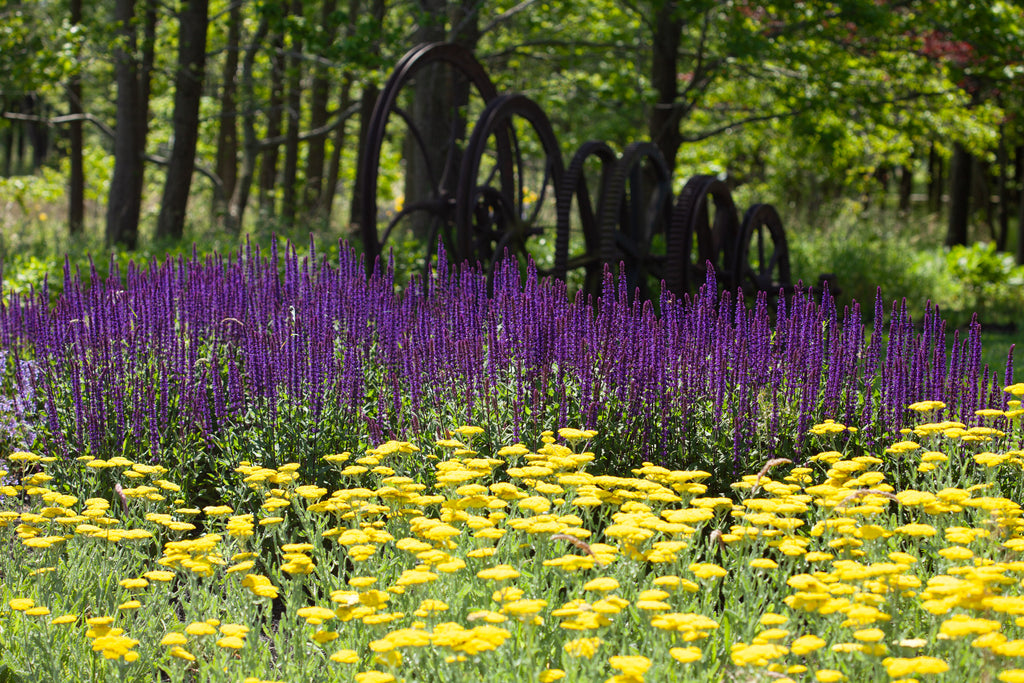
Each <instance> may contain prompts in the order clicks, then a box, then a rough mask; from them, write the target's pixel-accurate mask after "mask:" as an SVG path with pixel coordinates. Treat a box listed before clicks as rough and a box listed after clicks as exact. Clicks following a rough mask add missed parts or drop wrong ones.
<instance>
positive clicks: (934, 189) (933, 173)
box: [928, 142, 945, 214]
mask: <svg viewBox="0 0 1024 683" xmlns="http://www.w3.org/2000/svg"><path fill="white" fill-rule="evenodd" d="M942 167H943V164H942V157H940V156H939V153H938V151H937V150H936V149H935V143H934V142H933V143H932V145H931V147H930V148H929V149H928V210H929V211H930V212H932V213H935V214H937V213H939V212H940V211H942V187H943V184H944V183H945V179H944V178H943V172H942Z"/></svg>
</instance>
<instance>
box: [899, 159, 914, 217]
mask: <svg viewBox="0 0 1024 683" xmlns="http://www.w3.org/2000/svg"><path fill="white" fill-rule="evenodd" d="M913 192H914V170H913V169H912V168H911V167H910V166H907V165H903V166H900V198H899V211H900V213H903V214H905V213H907V212H908V211H910V195H911V194H913Z"/></svg>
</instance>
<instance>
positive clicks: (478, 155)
mask: <svg viewBox="0 0 1024 683" xmlns="http://www.w3.org/2000/svg"><path fill="white" fill-rule="evenodd" d="M563 174H564V167H563V165H562V154H561V151H560V150H559V147H558V141H557V140H556V139H555V133H554V131H553V130H552V128H551V123H550V121H548V117H547V116H546V115H545V114H544V112H543V111H542V110H541V108H540V107H539V106H537V104H536V103H535V102H534V101H533V100H531V99H529V98H527V97H526V96H524V95H520V94H509V95H501V96H499V97H497V98H496V99H494V100H492V101H491V102H490V103H489V104H488V105H487V108H486V109H485V110H484V112H483V114H481V116H480V119H479V120H478V121H477V123H476V126H475V127H474V128H473V132H472V134H471V135H470V137H469V141H468V142H467V144H466V149H465V154H464V155H463V160H462V168H461V170H460V172H459V181H458V186H457V189H456V193H455V226H456V235H457V238H456V248H457V250H458V253H459V254H460V256H461V258H465V259H469V261H470V262H471V263H472V262H474V261H475V262H479V263H480V264H481V265H483V266H484V268H485V270H486V271H487V272H488V273H492V272H493V267H494V264H495V263H496V262H497V261H498V260H500V259H501V258H503V257H504V256H505V255H506V253H507V254H508V255H510V256H513V257H515V258H519V259H520V260H521V261H525V260H526V259H527V258H528V257H531V258H535V259H537V258H538V256H539V254H531V252H530V251H529V249H528V247H529V244H530V243H531V242H532V241H534V240H536V239H539V238H541V237H543V236H545V235H547V236H548V237H551V236H553V231H552V229H551V228H552V227H553V226H554V224H555V218H556V206H555V204H556V201H555V194H556V190H557V189H558V188H559V187H560V186H561V184H562V176H563ZM545 226H549V227H548V228H545ZM537 271H538V274H539V275H541V276H545V275H551V274H553V267H550V266H547V265H545V263H544V262H543V261H540V260H538V261H537Z"/></svg>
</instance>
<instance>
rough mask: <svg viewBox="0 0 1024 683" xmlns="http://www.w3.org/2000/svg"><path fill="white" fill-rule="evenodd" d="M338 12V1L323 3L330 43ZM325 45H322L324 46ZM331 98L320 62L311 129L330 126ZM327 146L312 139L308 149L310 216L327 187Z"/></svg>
mask: <svg viewBox="0 0 1024 683" xmlns="http://www.w3.org/2000/svg"><path fill="white" fill-rule="evenodd" d="M337 9H338V0H323V4H322V5H321V6H320V26H321V27H322V28H323V32H324V33H323V37H324V38H326V40H327V42H328V43H331V42H334V38H335V33H336V32H337V30H338V22H337V20H336V17H335V12H336V10H337ZM350 16H354V15H350ZM323 44H324V43H323V42H321V45H323ZM320 56H321V57H322V56H323V55H322V54H321V55H320ZM329 98H330V81H329V80H328V68H327V65H326V64H324V63H323V62H318V63H317V65H316V68H315V71H314V75H313V86H312V92H311V93H310V103H309V127H310V129H312V130H316V129H317V128H320V127H322V126H324V125H325V124H326V123H327V101H328V99H329ZM344 129H345V126H342V127H341V130H342V133H341V137H342V139H344V135H345V134H344ZM326 143H327V135H326V134H325V135H318V136H317V137H315V138H312V139H311V140H310V141H309V144H308V146H307V147H306V177H305V182H304V183H303V186H304V188H305V191H304V192H303V196H302V204H303V207H304V209H305V211H306V212H307V213H319V212H320V210H321V205H320V196H321V194H322V193H323V186H324V162H325V161H326V155H325V148H326ZM328 206H329V205H328Z"/></svg>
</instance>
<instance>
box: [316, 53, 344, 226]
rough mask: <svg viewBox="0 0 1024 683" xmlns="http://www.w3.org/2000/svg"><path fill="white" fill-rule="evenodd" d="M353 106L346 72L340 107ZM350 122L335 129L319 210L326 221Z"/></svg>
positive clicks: (335, 192) (328, 220) (327, 221)
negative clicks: (332, 148)
mask: <svg viewBox="0 0 1024 683" xmlns="http://www.w3.org/2000/svg"><path fill="white" fill-rule="evenodd" d="M351 106H352V74H351V73H346V74H345V75H344V76H342V80H341V97H340V98H339V100H338V108H339V110H340V111H345V110H346V109H348V108H349V107H351ZM347 127H348V123H347V122H346V123H343V124H341V125H340V126H338V127H337V128H336V129H335V131H334V140H333V142H334V150H333V151H332V152H331V160H330V163H328V164H327V178H326V181H325V183H324V191H323V194H321V195H320V200H319V206H318V211H319V212H320V215H321V216H323V219H324V222H325V223H328V224H329V223H330V221H331V209H332V207H333V206H334V195H335V194H337V191H338V178H340V177H341V156H342V154H343V153H344V151H345V136H346V133H347V130H346V129H347Z"/></svg>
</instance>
